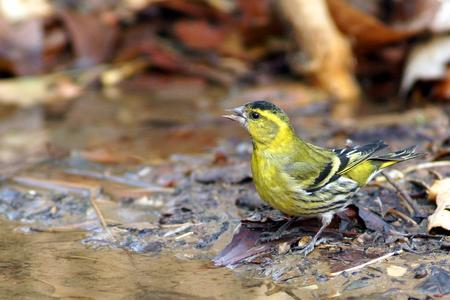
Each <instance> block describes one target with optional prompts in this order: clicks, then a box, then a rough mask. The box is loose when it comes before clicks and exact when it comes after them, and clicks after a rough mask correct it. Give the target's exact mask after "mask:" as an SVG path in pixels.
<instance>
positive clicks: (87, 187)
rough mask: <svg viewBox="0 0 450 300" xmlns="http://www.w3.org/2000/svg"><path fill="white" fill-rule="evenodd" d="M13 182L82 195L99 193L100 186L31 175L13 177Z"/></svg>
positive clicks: (88, 195)
mask: <svg viewBox="0 0 450 300" xmlns="http://www.w3.org/2000/svg"><path fill="white" fill-rule="evenodd" d="M11 180H12V181H14V182H15V183H18V184H21V185H26V186H32V187H36V188H41V189H46V190H52V191H57V192H61V193H73V194H78V195H81V196H83V197H91V196H97V195H99V194H100V191H101V187H100V186H99V185H92V184H87V183H75V182H68V181H63V180H53V179H43V178H32V177H20V176H17V177H13V178H11Z"/></svg>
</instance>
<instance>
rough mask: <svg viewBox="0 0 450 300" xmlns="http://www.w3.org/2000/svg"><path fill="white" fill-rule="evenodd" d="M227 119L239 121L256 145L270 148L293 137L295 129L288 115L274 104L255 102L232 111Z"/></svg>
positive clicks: (226, 116)
mask: <svg viewBox="0 0 450 300" xmlns="http://www.w3.org/2000/svg"><path fill="white" fill-rule="evenodd" d="M229 111H231V112H233V114H232V115H225V116H224V117H225V118H228V119H231V120H233V121H237V122H238V123H240V124H241V125H242V126H243V127H245V128H246V129H247V131H248V132H249V134H250V136H251V137H252V140H253V143H254V145H256V146H258V145H265V146H269V145H270V144H272V143H273V142H274V141H276V140H282V139H285V138H286V137H287V135H289V136H290V135H292V133H293V129H292V126H291V124H290V122H289V118H288V116H287V115H286V113H285V112H284V111H283V110H282V109H281V108H279V107H278V106H276V105H275V104H273V103H270V102H267V101H254V102H250V103H247V104H245V105H242V106H239V107H236V108H233V109H230V110H229Z"/></svg>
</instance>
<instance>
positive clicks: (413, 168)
mask: <svg viewBox="0 0 450 300" xmlns="http://www.w3.org/2000/svg"><path fill="white" fill-rule="evenodd" d="M448 166H450V160H441V161H430V162H426V163H422V164H418V165H415V166H411V167H408V168H406V169H404V170H402V173H403V174H408V173H412V172H415V171H417V170H423V169H431V168H438V167H448Z"/></svg>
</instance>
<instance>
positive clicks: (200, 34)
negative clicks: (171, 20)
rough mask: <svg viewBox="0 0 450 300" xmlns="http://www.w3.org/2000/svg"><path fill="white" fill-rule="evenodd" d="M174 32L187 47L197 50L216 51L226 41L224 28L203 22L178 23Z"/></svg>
mask: <svg viewBox="0 0 450 300" xmlns="http://www.w3.org/2000/svg"><path fill="white" fill-rule="evenodd" d="M174 32H175V35H176V36H177V38H179V39H180V40H181V41H182V42H183V43H184V44H185V45H186V46H188V47H190V48H192V49H197V50H209V49H215V48H217V47H219V46H220V45H221V44H222V43H223V41H224V40H225V31H224V30H223V28H220V27H218V26H214V25H212V24H209V23H208V22H206V21H202V20H201V21H179V22H176V23H175V25H174Z"/></svg>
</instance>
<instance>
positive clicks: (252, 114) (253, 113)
mask: <svg viewBox="0 0 450 300" xmlns="http://www.w3.org/2000/svg"><path fill="white" fill-rule="evenodd" d="M250 117H251V118H252V119H254V120H255V119H259V117H260V115H259V114H258V113H257V112H252V113H251V114H250Z"/></svg>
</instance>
